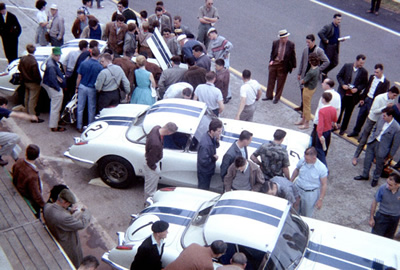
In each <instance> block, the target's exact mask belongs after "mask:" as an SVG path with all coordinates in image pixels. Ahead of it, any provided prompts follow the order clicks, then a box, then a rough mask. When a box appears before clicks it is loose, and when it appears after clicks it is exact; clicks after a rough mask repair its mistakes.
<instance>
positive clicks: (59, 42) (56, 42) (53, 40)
mask: <svg viewBox="0 0 400 270" xmlns="http://www.w3.org/2000/svg"><path fill="white" fill-rule="evenodd" d="M50 43H51V46H54V47H61V46H62V45H63V44H64V38H62V39H60V40H58V39H57V38H56V37H50Z"/></svg>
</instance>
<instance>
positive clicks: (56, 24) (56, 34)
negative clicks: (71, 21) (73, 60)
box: [48, 4, 65, 47]
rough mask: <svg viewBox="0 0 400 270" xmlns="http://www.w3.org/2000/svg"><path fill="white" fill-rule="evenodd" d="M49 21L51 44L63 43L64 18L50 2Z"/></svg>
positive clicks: (58, 44)
mask: <svg viewBox="0 0 400 270" xmlns="http://www.w3.org/2000/svg"><path fill="white" fill-rule="evenodd" d="M50 15H51V16H50V21H49V24H48V27H49V35H50V43H51V46H58V47H59V46H61V45H63V44H64V34H65V27H64V18H63V17H61V16H60V15H59V14H58V7H57V5H56V4H52V5H51V7H50Z"/></svg>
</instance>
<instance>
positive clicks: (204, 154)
mask: <svg viewBox="0 0 400 270" xmlns="http://www.w3.org/2000/svg"><path fill="white" fill-rule="evenodd" d="M221 134H222V122H221V120H219V119H217V118H216V119H213V120H212V121H211V122H210V125H209V126H208V132H207V133H205V134H204V135H203V136H202V137H201V139H200V143H199V150H198V152H197V179H198V180H199V183H198V188H199V189H205V190H208V189H210V182H211V177H212V176H213V175H214V172H215V163H216V162H217V160H218V155H217V148H218V147H219V139H220V137H221Z"/></svg>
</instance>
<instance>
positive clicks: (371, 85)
mask: <svg viewBox="0 0 400 270" xmlns="http://www.w3.org/2000/svg"><path fill="white" fill-rule="evenodd" d="M389 87H390V81H389V80H387V79H386V78H385V75H384V74H383V65H382V64H376V65H375V71H374V75H371V76H370V77H369V81H368V86H367V88H365V91H363V92H362V94H361V95H360V111H359V112H358V116H357V123H356V125H355V126H354V128H353V132H352V133H350V134H349V135H347V137H357V136H358V133H360V131H361V128H362V126H363V125H364V123H365V120H366V119H367V116H368V114H369V111H370V110H371V106H372V103H373V102H374V99H375V97H376V96H377V95H380V94H383V93H386V92H387V91H388V90H389Z"/></svg>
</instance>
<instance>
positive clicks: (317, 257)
mask: <svg viewBox="0 0 400 270" xmlns="http://www.w3.org/2000/svg"><path fill="white" fill-rule="evenodd" d="M304 256H305V257H306V258H307V259H309V260H311V261H314V262H317V263H321V264H325V265H328V266H331V267H335V268H337V269H352V270H353V269H354V270H358V269H360V270H365V268H364V267H361V266H358V265H354V264H350V263H348V262H344V261H340V260H338V259H335V258H331V257H328V256H326V255H323V254H318V253H316V252H314V251H311V250H306V253H305V255H304ZM374 269H376V268H374ZM379 269H384V268H379Z"/></svg>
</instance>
